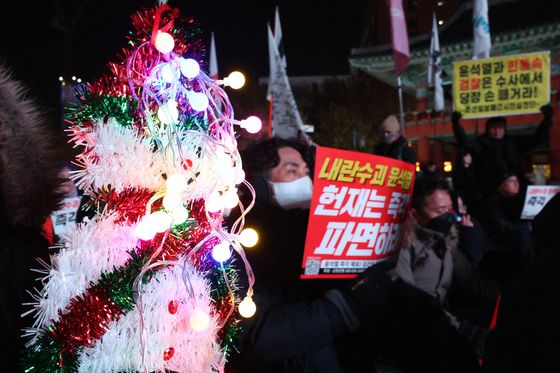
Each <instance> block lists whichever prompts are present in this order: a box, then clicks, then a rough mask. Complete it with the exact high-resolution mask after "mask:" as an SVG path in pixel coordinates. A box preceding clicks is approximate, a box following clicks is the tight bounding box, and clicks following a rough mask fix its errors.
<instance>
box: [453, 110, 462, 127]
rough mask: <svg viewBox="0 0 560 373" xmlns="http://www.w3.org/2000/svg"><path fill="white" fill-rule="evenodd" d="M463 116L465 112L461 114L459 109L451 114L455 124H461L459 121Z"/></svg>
mask: <svg viewBox="0 0 560 373" xmlns="http://www.w3.org/2000/svg"><path fill="white" fill-rule="evenodd" d="M462 117H463V114H461V113H460V112H458V111H454V112H453V114H451V122H452V123H453V124H459V121H460V120H461V118H462Z"/></svg>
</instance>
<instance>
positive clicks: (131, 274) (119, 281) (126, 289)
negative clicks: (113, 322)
mask: <svg viewBox="0 0 560 373" xmlns="http://www.w3.org/2000/svg"><path fill="white" fill-rule="evenodd" d="M147 260H148V256H147V255H138V254H137V253H136V252H134V251H132V252H130V259H129V260H128V261H127V262H126V264H125V265H124V266H122V267H120V268H118V269H117V268H115V269H114V271H112V272H105V273H102V274H101V278H100V279H99V282H98V284H99V286H101V287H102V288H103V289H105V291H106V292H107V294H108V296H109V298H110V299H111V300H112V301H113V302H115V303H116V304H117V305H118V306H120V307H122V308H123V312H124V313H126V312H129V311H131V310H132V309H133V308H134V307H135V305H136V304H135V303H134V289H133V288H132V287H133V284H134V280H135V279H136V277H138V275H139V274H140V272H141V270H142V267H143V266H144V264H145V263H146V261H147ZM152 275H153V272H152V271H147V272H146V274H145V275H144V278H143V279H142V282H143V283H144V284H145V283H147V282H148V281H149V280H150V278H151V277H152Z"/></svg>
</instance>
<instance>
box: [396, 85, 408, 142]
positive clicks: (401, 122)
mask: <svg viewBox="0 0 560 373" xmlns="http://www.w3.org/2000/svg"><path fill="white" fill-rule="evenodd" d="M397 87H398V89H399V110H400V114H401V115H400V118H401V120H400V124H401V135H402V136H403V137H406V130H405V128H404V109H403V97H402V85H401V76H400V75H397Z"/></svg>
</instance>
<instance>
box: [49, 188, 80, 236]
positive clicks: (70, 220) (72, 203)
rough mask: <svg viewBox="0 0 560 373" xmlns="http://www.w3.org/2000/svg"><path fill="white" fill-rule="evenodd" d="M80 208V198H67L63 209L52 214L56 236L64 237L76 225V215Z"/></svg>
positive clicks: (62, 205) (63, 203)
mask: <svg viewBox="0 0 560 373" xmlns="http://www.w3.org/2000/svg"><path fill="white" fill-rule="evenodd" d="M79 207H80V197H70V198H65V199H64V200H63V201H62V204H61V208H60V209H59V210H57V211H55V212H53V213H52V214H51V218H52V223H53V230H54V234H56V235H57V236H58V237H62V236H63V235H64V234H65V233H66V232H67V231H68V230H69V229H70V228H71V227H73V226H75V225H76V214H77V212H78V208H79Z"/></svg>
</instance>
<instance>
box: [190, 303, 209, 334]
mask: <svg viewBox="0 0 560 373" xmlns="http://www.w3.org/2000/svg"><path fill="white" fill-rule="evenodd" d="M189 324H190V325H191V328H192V329H193V330H196V331H197V332H199V331H202V330H204V329H206V328H207V327H208V324H210V316H208V314H207V313H206V312H204V311H202V310H201V309H199V308H196V309H195V310H194V311H193V313H192V314H191V317H190V318H189Z"/></svg>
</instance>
